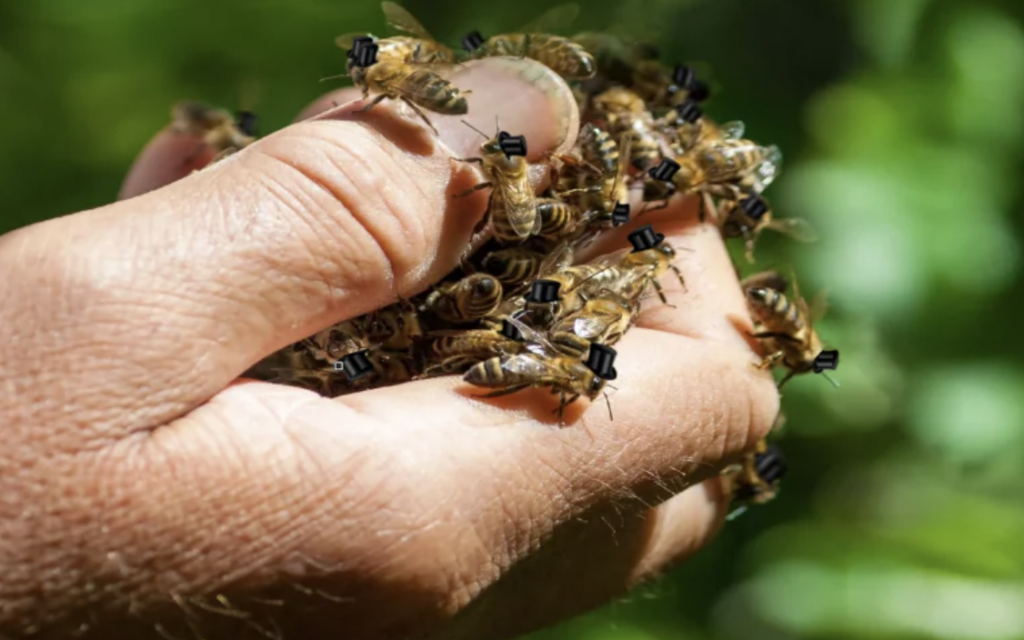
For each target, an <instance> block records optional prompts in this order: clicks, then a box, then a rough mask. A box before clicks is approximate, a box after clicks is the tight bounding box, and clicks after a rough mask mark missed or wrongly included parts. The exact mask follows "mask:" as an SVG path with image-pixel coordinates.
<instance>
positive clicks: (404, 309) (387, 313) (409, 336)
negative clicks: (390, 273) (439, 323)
mask: <svg viewBox="0 0 1024 640" xmlns="http://www.w3.org/2000/svg"><path fill="white" fill-rule="evenodd" d="M360 320H361V325H362V327H363V331H364V333H365V334H366V336H367V338H368V339H369V340H370V342H371V343H373V344H375V345H378V346H379V347H380V348H382V349H387V350H389V351H395V352H403V351H404V352H408V351H409V350H411V349H412V347H413V344H414V343H415V341H416V339H417V338H419V337H420V336H422V335H423V327H422V325H421V323H420V317H419V312H418V310H417V308H416V305H414V304H412V303H411V302H409V301H408V300H399V301H398V302H397V303H395V304H392V305H388V306H387V307H384V308H383V309H379V310H377V311H374V312H372V313H369V314H366V315H365V316H362V317H361V318H360Z"/></svg>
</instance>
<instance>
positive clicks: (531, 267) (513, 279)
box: [481, 245, 545, 286]
mask: <svg viewBox="0 0 1024 640" xmlns="http://www.w3.org/2000/svg"><path fill="white" fill-rule="evenodd" d="M544 259H545V254H544V253H543V252H542V251H541V250H540V247H535V246H526V245H521V246H518V247H508V248H506V249H498V250H496V251H490V252H488V253H487V254H486V255H485V256H484V258H483V261H482V262H481V267H482V268H483V270H484V271H486V272H487V273H489V274H491V275H493V276H494V277H495V278H497V279H498V280H500V281H501V284H502V285H504V286H515V285H519V284H522V283H524V282H527V281H529V280H533V279H534V278H536V277H537V274H538V273H540V269H541V265H542V264H543V262H544Z"/></svg>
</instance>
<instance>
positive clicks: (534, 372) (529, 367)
mask: <svg viewBox="0 0 1024 640" xmlns="http://www.w3.org/2000/svg"><path fill="white" fill-rule="evenodd" d="M501 368H502V369H504V370H505V371H509V372H511V373H517V374H520V375H524V376H533V377H541V376H543V377H545V378H560V379H570V378H571V376H569V375H567V374H565V373H563V372H562V371H560V370H559V369H558V368H556V367H552V366H549V365H548V364H546V362H545V361H544V360H539V359H537V358H536V357H534V356H532V355H531V354H528V353H521V354H518V355H514V356H507V357H505V358H502V359H501Z"/></svg>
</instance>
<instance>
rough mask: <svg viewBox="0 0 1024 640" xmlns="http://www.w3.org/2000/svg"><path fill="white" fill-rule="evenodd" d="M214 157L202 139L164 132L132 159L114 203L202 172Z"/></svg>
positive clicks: (167, 130) (173, 132)
mask: <svg viewBox="0 0 1024 640" xmlns="http://www.w3.org/2000/svg"><path fill="white" fill-rule="evenodd" d="M213 156H214V151H213V150H212V149H209V148H206V146H205V145H204V143H203V139H202V138H201V137H199V136H197V135H192V134H189V133H179V132H176V131H172V130H171V129H170V128H169V127H167V128H164V129H162V130H161V131H160V132H159V133H158V134H156V136H155V137H154V138H153V139H152V140H150V141H149V144H147V145H146V147H145V148H144V149H143V150H142V152H141V153H140V154H139V156H138V157H137V158H136V159H135V162H134V163H133V164H132V168H131V169H130V170H129V171H128V175H127V176H126V177H125V179H124V183H122V184H121V190H120V192H119V193H118V196H117V199H118V200H124V199H126V198H133V197H135V196H138V195H142V194H143V193H149V192H150V191H153V190H154V189H159V188H160V187H163V186H164V185H168V184H171V183H172V182H176V181H178V180H180V179H182V178H184V177H185V176H187V175H189V174H190V173H192V172H193V171H196V170H198V169H202V168H203V167H204V166H206V165H207V164H208V163H209V162H210V160H212V159H213Z"/></svg>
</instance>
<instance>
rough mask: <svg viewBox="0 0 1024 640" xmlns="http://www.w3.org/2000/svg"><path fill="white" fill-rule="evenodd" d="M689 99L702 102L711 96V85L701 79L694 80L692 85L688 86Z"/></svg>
mask: <svg viewBox="0 0 1024 640" xmlns="http://www.w3.org/2000/svg"><path fill="white" fill-rule="evenodd" d="M688 97H689V98H690V99H691V100H696V101H697V102H704V101H705V100H707V99H708V98H710V97H711V87H709V86H708V84H707V83H706V82H704V81H702V80H696V81H695V82H694V83H693V86H691V87H690V93H689V96H688Z"/></svg>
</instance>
